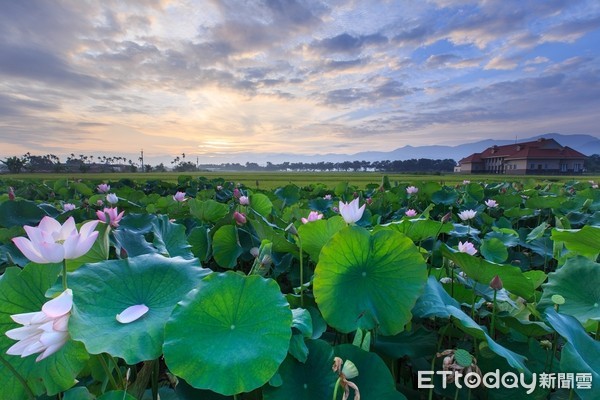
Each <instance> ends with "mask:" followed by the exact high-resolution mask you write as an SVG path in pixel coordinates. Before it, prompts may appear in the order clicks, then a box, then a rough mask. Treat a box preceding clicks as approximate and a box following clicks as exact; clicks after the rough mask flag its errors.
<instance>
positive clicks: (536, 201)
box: [525, 196, 564, 209]
mask: <svg viewBox="0 0 600 400" xmlns="http://www.w3.org/2000/svg"><path fill="white" fill-rule="evenodd" d="M563 202H564V199H563V198H561V197H554V196H553V197H549V196H534V197H530V198H528V199H527V200H525V207H527V208H535V209H540V208H559V207H560V206H561V205H562V203H563Z"/></svg>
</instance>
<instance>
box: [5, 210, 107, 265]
mask: <svg viewBox="0 0 600 400" xmlns="http://www.w3.org/2000/svg"><path fill="white" fill-rule="evenodd" d="M98 222H99V221H89V222H86V223H85V224H83V225H82V226H81V230H80V231H79V232H77V227H76V226H75V220H74V219H73V217H69V219H67V220H66V221H65V223H64V224H63V225H61V224H60V222H58V221H57V220H55V219H54V218H50V217H47V216H46V217H44V218H42V220H41V221H40V224H39V225H38V226H37V227H32V226H27V225H25V226H24V228H25V232H27V236H28V237H29V239H27V238H25V237H22V236H20V237H16V238H13V239H12V241H13V243H14V244H15V246H17V247H18V248H19V250H21V252H22V253H23V255H24V256H25V257H27V258H28V259H29V260H31V261H33V262H35V263H38V264H48V263H58V262H62V261H63V260H72V259H74V258H78V257H81V256H82V255H84V254H85V253H87V252H88V251H89V250H90V249H91V248H92V246H93V245H94V242H95V241H96V238H97V237H98V232H95V231H94V229H96V225H98Z"/></svg>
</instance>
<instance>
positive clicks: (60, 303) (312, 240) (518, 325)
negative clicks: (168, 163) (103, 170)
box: [0, 173, 600, 400]
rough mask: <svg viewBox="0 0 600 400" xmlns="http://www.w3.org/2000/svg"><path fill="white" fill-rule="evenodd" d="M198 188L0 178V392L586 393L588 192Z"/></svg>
mask: <svg viewBox="0 0 600 400" xmlns="http://www.w3.org/2000/svg"><path fill="white" fill-rule="evenodd" d="M216 175H220V174H215V175H208V176H207V174H202V176H191V175H188V176H186V175H184V176H178V177H177V176H170V175H164V174H160V175H157V176H153V175H150V174H129V175H126V176H121V175H117V174H106V175H91V174H82V176H73V175H69V176H56V175H42V176H18V177H16V179H15V178H14V177H7V176H3V177H0V271H2V276H1V277H0V386H1V387H2V388H3V390H2V391H1V392H0V399H11V400H13V399H32V398H55V399H65V400H68V399H95V398H97V399H101V400H106V399H156V398H158V397H159V396H160V398H161V399H181V400H187V399H227V398H234V399H267V400H268V399H271V400H277V399H282V400H283V399H285V400H290V399H333V400H339V399H346V398H354V399H358V393H360V398H361V399H363V400H365V399H367V400H368V399H376V400H386V399H390V400H393V399H443V398H447V399H459V398H460V399H491V400H493V399H506V398H513V399H524V398H529V397H531V398H534V399H576V398H581V399H584V400H587V399H590V400H592V399H598V398H600V376H599V373H600V359H598V354H600V342H599V339H600V327H599V326H600V323H599V322H600V307H599V306H598V304H600V289H599V288H600V265H599V264H598V263H597V261H598V255H599V253H600V190H598V186H597V185H596V182H597V181H594V180H593V178H589V177H586V178H581V177H579V178H578V179H577V180H575V179H573V178H560V179H559V178H553V179H552V180H549V179H548V178H544V177H534V178H530V177H527V178H511V177H506V176H491V177H479V176H470V177H464V176H457V175H448V176H435V175H432V176H418V177H416V176H411V175H390V176H384V177H381V176H380V175H376V174H356V173H350V174H342V173H339V174H301V173H289V174H288V173H276V174H267V173H265V174H247V175H246V174H244V175H242V174H232V175H223V176H222V177H216ZM23 178H24V179H23ZM465 179H467V180H470V181H467V180H465ZM590 180H591V181H590ZM256 181H258V185H256ZM317 182H318V183H317ZM433 371H447V372H448V373H450V371H455V372H460V373H462V374H463V375H465V374H470V376H471V378H473V379H475V381H477V379H478V378H477V377H479V380H480V381H481V380H482V377H485V376H487V374H493V373H498V374H501V375H502V376H507V375H506V374H509V375H510V374H523V377H524V378H523V379H524V380H525V382H526V383H527V384H529V386H527V387H525V386H524V385H520V384H510V383H509V384H507V383H506V382H504V384H503V385H500V384H498V385H496V387H493V388H486V387H484V385H483V384H482V385H466V384H465V382H464V381H460V378H457V380H455V381H454V382H452V379H448V382H445V383H446V384H444V382H442V375H440V374H433ZM427 373H429V375H426V376H427V377H428V378H427V379H429V378H432V380H431V382H429V381H427V382H425V383H432V385H424V384H423V383H424V381H421V380H420V377H423V374H427ZM514 376H517V375H514ZM559 382H560V383H559ZM532 383H535V384H534V385H532ZM505 386H508V387H505Z"/></svg>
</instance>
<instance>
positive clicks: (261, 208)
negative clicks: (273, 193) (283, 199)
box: [250, 193, 273, 217]
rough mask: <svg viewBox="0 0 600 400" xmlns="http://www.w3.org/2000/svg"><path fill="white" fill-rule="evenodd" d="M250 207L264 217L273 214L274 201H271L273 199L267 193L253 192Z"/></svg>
mask: <svg viewBox="0 0 600 400" xmlns="http://www.w3.org/2000/svg"><path fill="white" fill-rule="evenodd" d="M250 207H252V209H253V210H254V211H256V212H257V213H259V214H260V215H262V216H263V217H266V216H267V215H269V214H271V211H272V210H273V203H271V200H269V198H268V197H267V196H266V195H264V194H262V193H253V194H252V196H250Z"/></svg>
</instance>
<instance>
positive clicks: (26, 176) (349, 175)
mask: <svg viewBox="0 0 600 400" xmlns="http://www.w3.org/2000/svg"><path fill="white" fill-rule="evenodd" d="M180 176H191V177H192V178H195V179H198V178H199V179H202V178H206V179H208V180H211V179H223V181H228V182H235V183H239V184H242V185H244V186H246V187H248V188H252V189H256V188H257V187H256V182H258V188H260V189H267V190H271V189H277V188H278V187H282V186H285V185H287V184H290V183H293V184H295V185H297V186H307V185H311V184H317V183H320V184H324V185H325V186H327V187H328V188H333V187H335V186H336V185H337V184H338V183H340V182H347V183H349V184H350V185H354V186H357V187H358V188H364V187H365V186H366V185H368V184H375V183H381V177H382V174H381V173H380V172H247V171H243V172H194V173H189V174H186V175H183V174H181V173H178V172H149V173H145V172H144V173H130V172H124V173H23V174H4V175H0V181H1V180H4V181H10V180H11V179H16V180H19V181H21V180H23V181H27V182H38V183H41V182H43V181H55V180H59V179H67V180H79V179H82V180H87V181H91V182H94V181H97V182H109V181H119V180H123V179H131V180H133V181H136V182H145V181H163V182H170V183H177V182H178V179H179V177H180ZM387 176H388V179H389V180H390V182H392V184H396V183H397V184H398V185H400V184H409V183H410V182H429V181H434V182H438V183H441V184H442V185H456V184H462V183H463V181H465V180H473V181H477V182H502V181H507V180H509V181H522V182H524V183H527V184H535V183H543V182H567V181H569V180H572V179H573V177H570V176H541V175H540V176H534V175H531V176H527V177H523V176H509V175H467V174H402V173H397V174H387ZM579 179H583V180H594V181H599V180H600V175H598V176H596V175H595V176H586V177H585V178H579Z"/></svg>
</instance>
